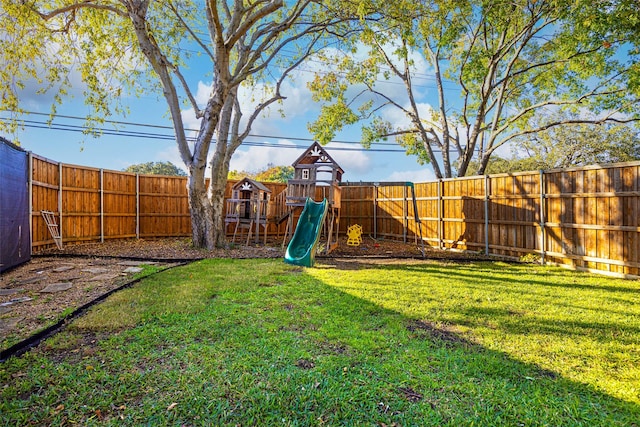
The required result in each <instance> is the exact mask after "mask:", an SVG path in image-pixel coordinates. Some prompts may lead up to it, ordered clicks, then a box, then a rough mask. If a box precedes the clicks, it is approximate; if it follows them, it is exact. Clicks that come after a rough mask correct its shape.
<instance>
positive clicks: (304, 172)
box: [302, 169, 309, 179]
mask: <svg viewBox="0 0 640 427" xmlns="http://www.w3.org/2000/svg"><path fill="white" fill-rule="evenodd" d="M302 179H309V169H302Z"/></svg>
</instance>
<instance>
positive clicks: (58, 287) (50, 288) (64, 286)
mask: <svg viewBox="0 0 640 427" xmlns="http://www.w3.org/2000/svg"><path fill="white" fill-rule="evenodd" d="M71 286H73V285H72V284H71V283H69V282H64V283H52V284H50V285H47V286H46V287H45V288H44V289H43V290H41V291H40V293H46V294H52V293H55V292H62V291H66V290H69V289H71Z"/></svg>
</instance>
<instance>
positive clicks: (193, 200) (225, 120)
mask: <svg viewBox="0 0 640 427" xmlns="http://www.w3.org/2000/svg"><path fill="white" fill-rule="evenodd" d="M0 1H1V3H0V4H1V5H2V11H1V12H0V26H2V28H3V31H4V32H5V33H3V36H1V37H0V44H1V46H0V48H1V52H0V56H1V57H2V61H1V63H2V64H3V67H0V68H2V69H0V82H2V86H1V88H2V89H1V90H2V94H1V95H2V97H1V100H0V107H1V108H2V109H8V110H11V111H18V112H19V111H20V110H21V105H20V102H19V100H20V91H21V90H22V89H23V88H24V87H25V86H26V85H27V84H32V83H33V82H34V81H35V82H38V83H39V84H41V87H40V90H41V91H43V92H46V91H53V93H54V94H55V95H54V110H53V111H54V112H55V105H56V104H60V103H62V102H63V100H64V99H65V95H66V94H67V91H68V89H69V88H70V87H72V86H73V85H74V82H73V78H74V76H77V75H80V77H81V79H82V82H83V84H84V87H85V93H84V95H85V101H86V103H87V104H88V105H89V106H90V107H91V108H92V111H93V113H92V114H91V115H90V116H89V122H90V123H91V122H95V121H98V122H99V121H100V120H102V119H104V117H105V116H108V115H109V114H112V113H113V112H114V111H118V112H119V111H121V110H122V109H123V108H122V105H121V104H120V103H119V100H120V97H121V96H122V95H123V94H125V93H131V92H133V93H136V94H139V93H142V92H143V91H144V92H147V91H150V90H156V91H157V93H158V94H161V95H162V97H163V98H164V100H165V101H166V104H167V107H168V111H169V115H170V118H171V121H172V123H173V128H174V132H175V138H176V143H177V146H178V149H179V152H180V156H181V158H182V161H183V162H184V164H185V166H186V169H187V172H188V180H187V189H188V195H189V205H190V211H191V219H192V221H191V223H192V230H193V244H194V245H195V246H197V247H207V248H212V247H214V246H220V245H223V244H224V243H225V236H224V218H223V216H224V211H223V210H224V199H223V198H224V189H225V184H226V179H227V173H228V169H229V161H230V159H231V156H232V155H233V153H234V152H235V150H236V149H237V148H238V147H239V146H240V145H241V144H242V142H243V140H244V138H245V137H246V136H247V135H248V133H249V131H250V128H251V125H252V123H253V122H254V120H255V119H256V118H257V117H258V116H259V115H260V114H261V112H263V111H264V110H265V109H266V108H267V107H268V106H269V105H271V104H273V103H274V102H278V101H279V100H281V99H283V96H282V94H281V92H280V86H281V83H282V81H283V79H285V78H286V77H287V76H288V75H289V74H290V73H291V71H292V70H293V69H294V68H295V67H296V66H297V65H299V64H300V63H301V62H302V61H303V59H304V58H305V57H306V56H308V55H310V54H311V53H312V52H314V50H315V49H317V48H319V46H321V40H322V37H323V36H324V35H325V34H326V33H325V29H326V27H327V25H329V24H331V23H332V22H331V14H329V13H328V7H329V6H330V2H329V1H316V0H292V1H286V2H285V1H284V0H227V1H217V0H207V1H201V0H162V1H160V0H82V1H81V0H54V1H39V0H26V1H20V2H16V1H14V0H0ZM285 50H286V51H285ZM203 61H206V62H207V64H208V65H207V66H206V70H207V71H206V72H205V73H206V74H205V75H201V76H199V77H198V76H197V75H194V74H193V73H194V70H193V69H190V67H189V66H190V65H192V64H196V63H197V64H202V63H203ZM192 68H193V67H192ZM205 78H210V79H211V92H210V95H209V96H208V98H207V100H206V102H204V103H199V102H198V101H197V99H196V89H197V84H198V81H199V80H200V79H205ZM243 84H245V85H258V84H260V86H261V87H264V85H267V86H268V88H269V89H268V90H266V91H264V95H263V96H260V95H258V92H256V93H255V95H256V96H258V98H259V99H258V102H257V103H256V104H254V105H253V106H252V107H251V108H252V110H251V111H250V112H249V114H248V116H247V117H245V118H243V111H242V108H243V105H242V104H241V102H240V100H239V93H240V90H241V89H240V88H241V85H243ZM183 108H190V109H192V110H193V112H195V116H196V117H197V118H198V119H200V127H199V130H198V132H197V134H196V135H195V138H190V136H191V135H188V134H187V132H186V131H185V126H184V123H183ZM245 108H246V106H245ZM212 144H214V145H215V149H214V150H212V151H213V153H212V154H210V147H211V146H212ZM209 159H210V160H209ZM207 166H209V168H208V170H210V175H209V176H208V178H210V180H209V183H208V184H207V181H206V179H205V178H207V176H206V174H205V170H207Z"/></svg>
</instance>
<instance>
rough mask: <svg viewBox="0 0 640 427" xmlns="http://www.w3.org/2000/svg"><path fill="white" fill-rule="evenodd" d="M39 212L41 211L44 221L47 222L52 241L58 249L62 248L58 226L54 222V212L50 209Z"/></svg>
mask: <svg viewBox="0 0 640 427" xmlns="http://www.w3.org/2000/svg"><path fill="white" fill-rule="evenodd" d="M40 213H42V218H44V222H46V223H47V228H48V229H49V233H51V237H53V241H54V242H56V246H57V247H58V249H62V236H61V235H60V227H58V223H57V222H56V213H55V212H51V211H40Z"/></svg>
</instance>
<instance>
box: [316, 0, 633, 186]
mask: <svg viewBox="0 0 640 427" xmlns="http://www.w3.org/2000/svg"><path fill="white" fill-rule="evenodd" d="M591 3H593V4H591ZM603 3H606V2H591V1H589V2H587V1H586V0H585V1H574V0H556V1H540V0H511V1H494V0H472V1H465V2H459V1H452V0H434V1H410V0H406V1H405V0H401V1H395V2H388V1H377V0H368V1H365V0H363V1H362V2H361V4H363V5H367V6H369V8H370V9H363V10H369V12H368V13H365V14H364V17H365V19H363V20H362V22H363V25H364V29H363V32H362V37H361V38H360V39H359V40H358V41H357V43H359V49H360V50H363V49H365V50H366V57H365V59H364V60H363V59H356V58H357V56H356V57H354V56H353V55H346V56H341V55H336V56H334V59H335V60H336V67H335V69H334V70H332V71H329V72H326V73H324V74H322V75H318V77H317V78H316V80H315V81H314V82H313V84H312V89H314V91H315V94H316V99H317V100H319V101H322V102H324V106H323V112H322V115H321V116H320V118H319V119H318V120H317V121H316V122H315V123H314V124H312V125H311V127H310V129H311V130H312V131H313V132H314V133H315V134H316V136H317V137H318V138H319V139H320V140H322V141H326V140H330V139H331V138H333V135H334V133H335V132H336V131H338V130H340V129H342V128H343V127H344V126H345V125H348V124H353V123H355V122H358V121H364V123H365V124H364V126H363V138H362V139H363V143H364V144H365V145H369V144H371V143H372V142H375V141H377V140H380V139H382V138H386V137H390V136H394V137H396V138H397V140H398V141H399V143H400V144H401V145H403V146H404V147H406V149H407V153H409V154H415V155H417V156H418V159H419V160H420V161H421V162H424V163H430V164H431V165H432V167H433V169H434V172H435V175H436V176H437V177H438V178H442V177H452V176H464V175H466V174H467V173H469V172H471V173H478V174H482V173H484V172H485V169H486V167H487V164H488V162H489V159H490V158H491V156H492V155H493V154H494V153H495V151H496V150H497V149H498V148H500V147H501V146H503V145H505V144H507V143H508V142H509V141H512V140H513V139H514V138H517V137H519V136H523V135H533V134H535V133H537V132H539V131H543V130H545V129H548V128H550V127H555V126H562V125H564V124H567V123H574V124H575V123H596V122H597V123H602V122H607V121H617V122H626V121H633V120H637V119H638V118H639V111H638V109H637V103H638V99H639V98H638V95H639V94H640V90H639V87H640V84H639V81H638V77H639V76H640V70H639V69H638V65H637V57H638V52H637V50H635V49H634V46H637V41H638V40H637V39H638V33H637V28H638V19H637V12H636V15H635V21H633V20H632V21H631V22H630V23H629V21H627V23H626V24H625V25H622V26H621V25H615V22H616V20H617V19H620V18H626V19H631V17H633V16H634V15H633V12H632V10H633V7H634V6H633V4H632V3H637V2H635V1H631V0H630V1H625V2H610V3H607V4H603ZM635 7H636V8H637V4H636V6H635ZM363 47H364V48H363ZM420 63H426V65H427V66H428V68H425V67H422V68H420V67H418V64H420ZM389 80H391V81H392V82H393V83H396V84H395V85H383V84H381V81H382V82H384V81H389ZM425 81H427V82H428V83H429V84H428V85H427V84H426V83H425ZM425 86H428V88H426V87H425ZM354 88H359V89H360V90H358V89H354ZM432 88H433V90H434V91H435V96H434V97H433V100H431V101H430V105H426V104H425V103H426V101H425V99H426V98H425V97H424V96H422V97H421V95H423V93H424V92H425V91H431V90H432ZM558 109H573V110H576V109H582V110H589V111H590V113H593V114H585V115H584V116H573V118H572V119H571V120H569V121H565V120H561V121H557V122H550V121H546V122H545V124H544V126H543V127H531V126H530V124H531V123H532V122H531V121H530V118H531V117H533V116H535V115H541V114H544V113H545V111H551V112H553V111H555V110H558ZM394 112H396V113H397V112H400V113H401V115H402V116H403V117H404V120H397V119H396V120H395V121H392V120H390V119H389V118H388V117H389V116H390V115H391V113H394ZM395 116H396V117H397V116H398V115H397V114H395ZM474 159H475V160H476V161H475V162H474V163H473V164H474V165H475V166H476V168H475V169H474V170H471V171H470V170H469V165H470V164H472V163H471V162H472V160H474Z"/></svg>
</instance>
